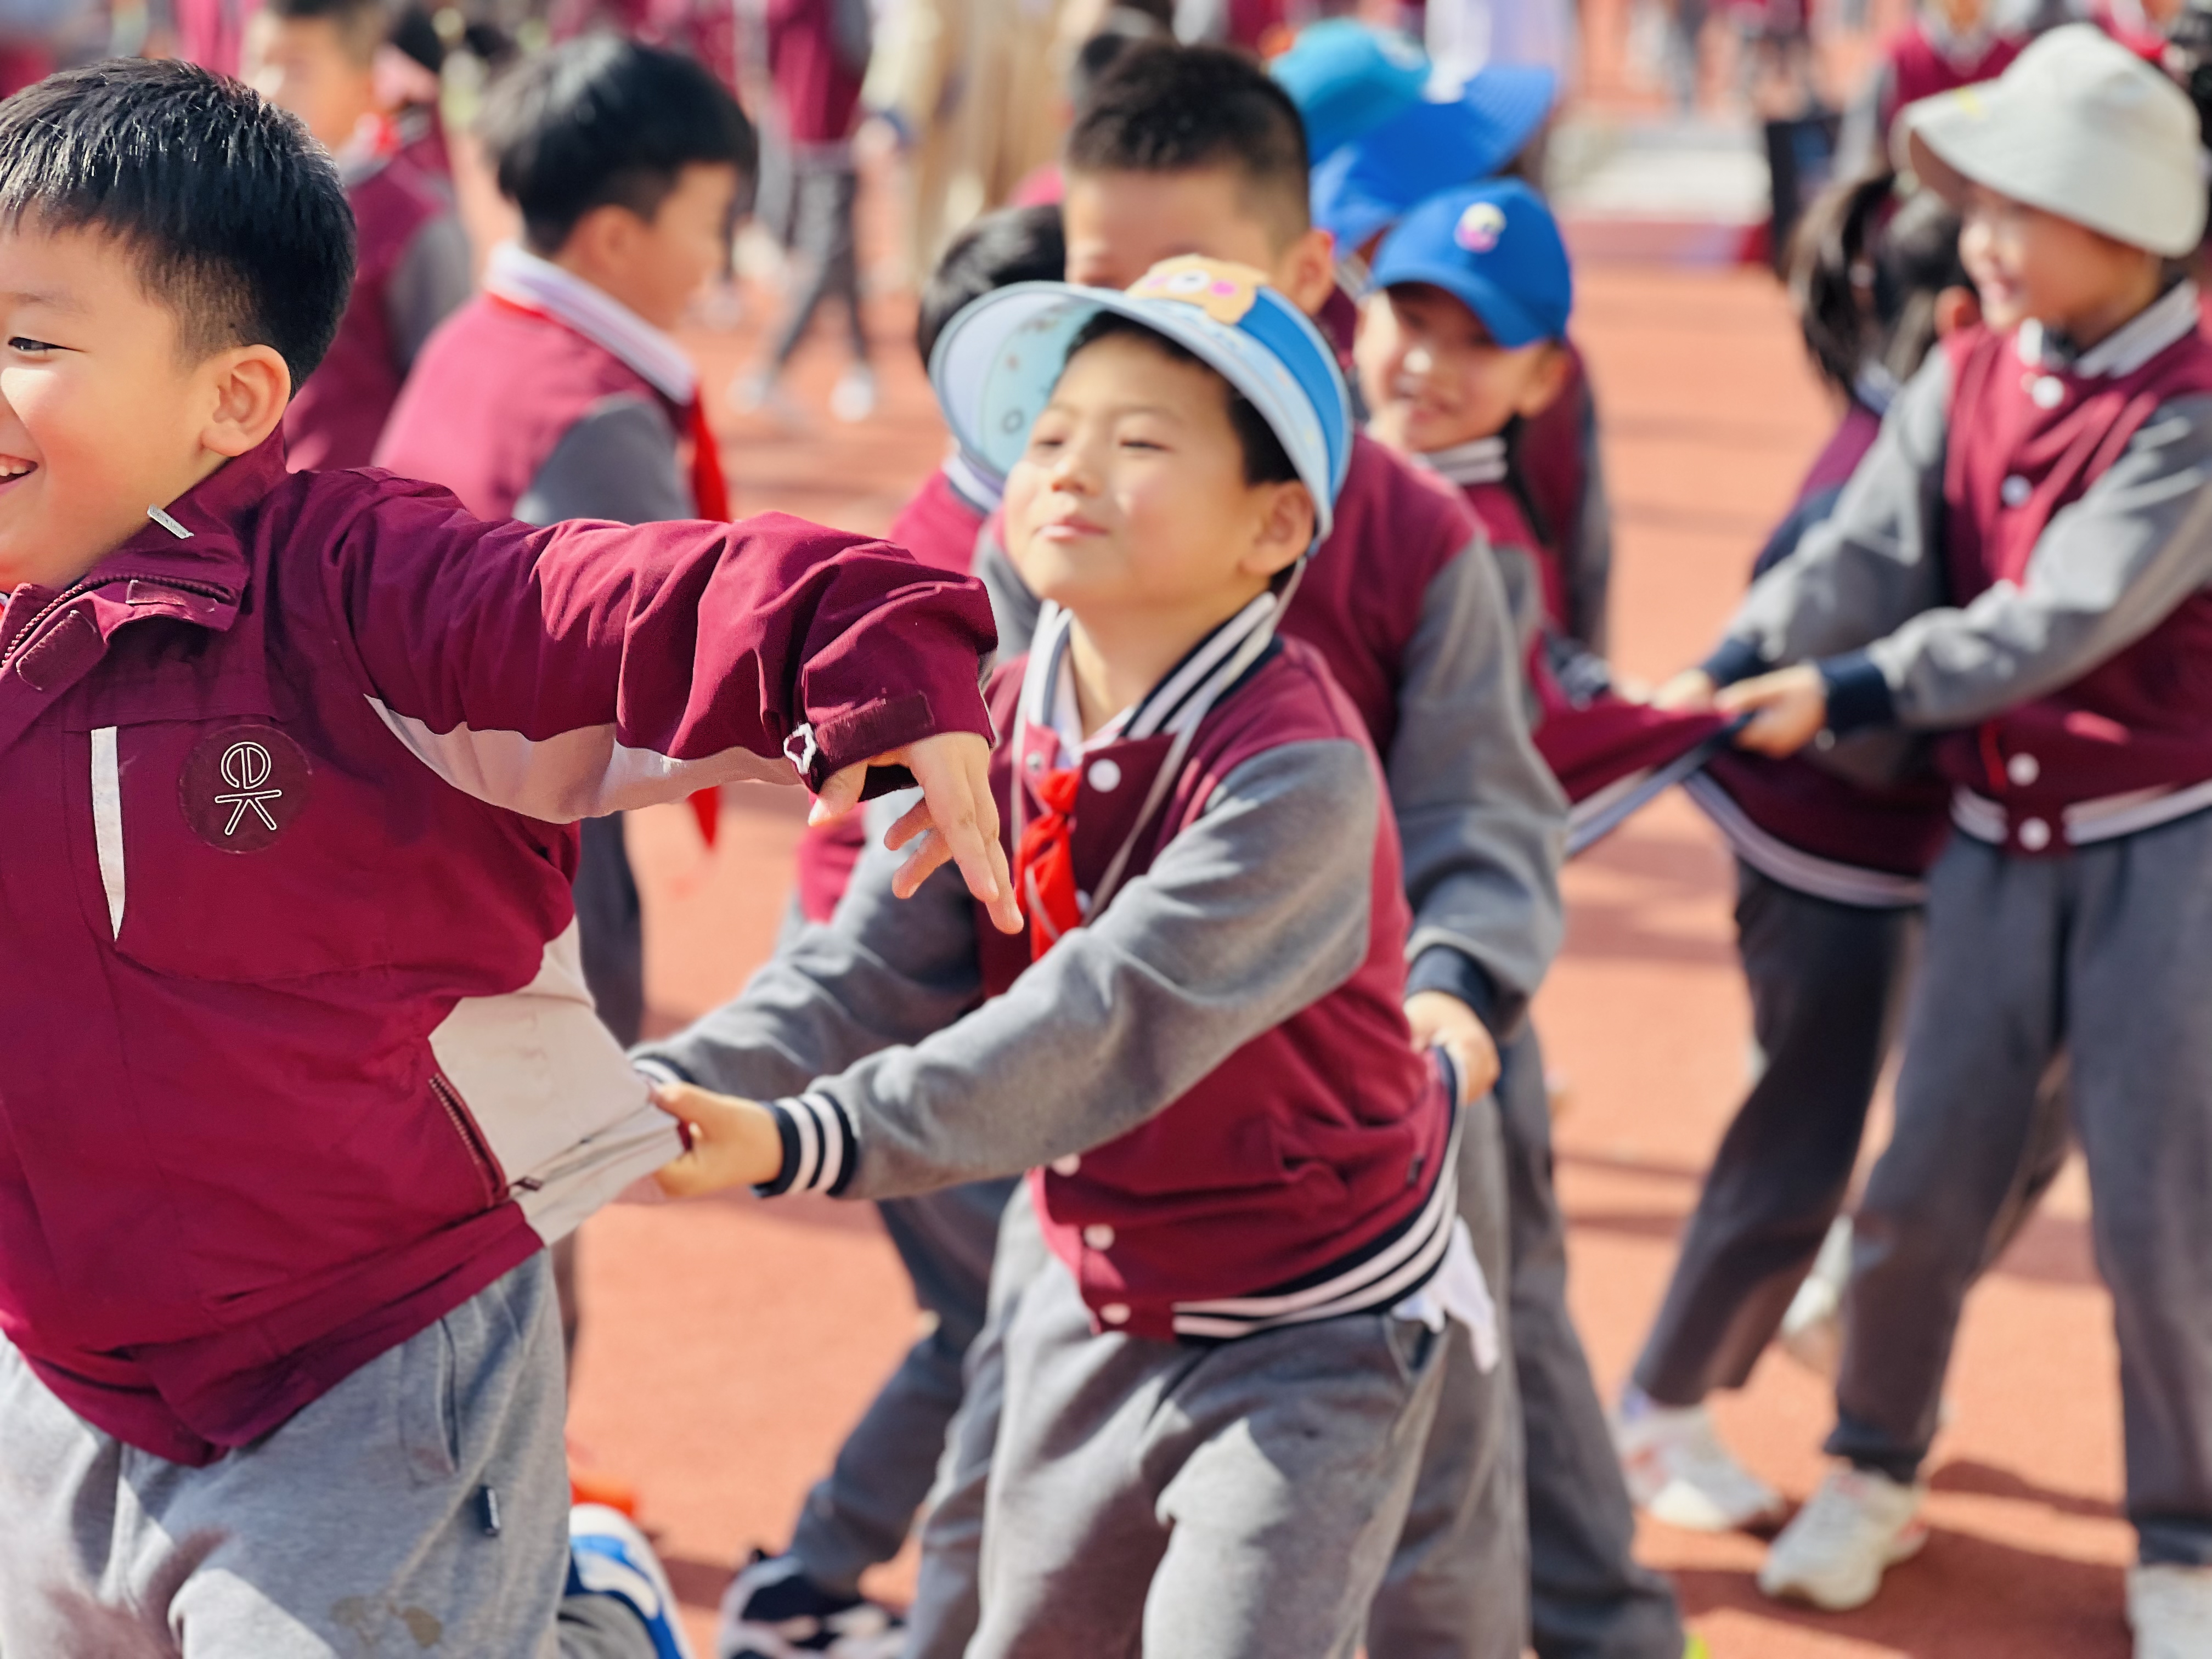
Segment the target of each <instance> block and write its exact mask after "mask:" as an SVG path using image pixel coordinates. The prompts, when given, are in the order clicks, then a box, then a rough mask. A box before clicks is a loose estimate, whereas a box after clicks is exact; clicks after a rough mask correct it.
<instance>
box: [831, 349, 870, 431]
mask: <svg viewBox="0 0 2212 1659" xmlns="http://www.w3.org/2000/svg"><path fill="white" fill-rule="evenodd" d="M829 412H830V413H831V414H832V415H834V416H836V417H837V418H838V419H839V420H841V421H842V422H845V424H846V425H848V426H851V425H854V423H855V422H860V421H865V420H866V419H867V418H868V416H871V415H872V414H874V413H875V412H876V372H875V370H873V369H872V368H869V367H868V366H867V365H866V363H854V365H853V366H852V367H851V368H848V369H847V370H846V371H845V372H844V374H842V375H840V376H838V379H837V384H836V386H833V387H831V388H830V392H829Z"/></svg>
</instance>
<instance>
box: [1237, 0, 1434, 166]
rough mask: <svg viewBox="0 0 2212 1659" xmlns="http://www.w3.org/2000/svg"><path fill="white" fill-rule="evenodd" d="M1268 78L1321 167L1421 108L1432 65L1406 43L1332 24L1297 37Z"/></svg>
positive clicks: (1346, 21) (1360, 26)
mask: <svg viewBox="0 0 2212 1659" xmlns="http://www.w3.org/2000/svg"><path fill="white" fill-rule="evenodd" d="M1267 72H1268V73H1269V74H1270V75H1272V76H1274V77H1275V82H1276V84H1277V85H1279V86H1280V87H1281V88H1282V89H1283V90H1284V91H1285V92H1286V93H1288V94H1290V96H1291V102H1292V103H1293V104H1296V105H1297V106H1298V117H1299V118H1300V119H1301V120H1303V121H1304V123H1305V128H1306V157H1307V159H1308V160H1309V161H1313V162H1318V161H1321V159H1322V157H1323V156H1325V155H1328V154H1329V153H1330V152H1332V151H1333V150H1334V149H1337V147H1338V146H1340V145H1341V144H1346V143H1351V142H1352V140H1353V139H1355V138H1358V137H1361V136H1363V135H1364V134H1366V133H1369V132H1371V131H1374V130H1375V129H1376V127H1378V126H1380V125H1383V122H1385V121H1387V120H1389V118H1391V117H1392V116H1394V115H1395V114H1397V113H1398V112H1400V111H1401V110H1403V109H1406V108H1407V107H1408V106H1411V105H1413V104H1415V103H1418V102H1419V101H1420V98H1421V93H1422V89H1423V88H1425V87H1426V86H1427V85H1428V83H1429V74H1430V65H1429V58H1428V54H1427V53H1426V52H1423V51H1422V50H1421V48H1420V47H1419V46H1418V45H1416V44H1415V43H1414V41H1413V39H1412V37H1411V36H1408V35H1404V34H1396V33H1388V32H1386V31H1384V30H1382V29H1376V28H1370V27H1368V26H1367V25H1366V24H1364V23H1356V22H1353V21H1352V20H1351V19H1350V18H1346V17H1334V18H1329V19H1327V20H1325V21H1322V22H1319V23H1315V24H1313V25H1311V26H1310V27H1307V28H1304V29H1302V30H1300V31H1299V33H1298V38H1297V40H1293V41H1292V42H1291V49H1290V50H1289V51H1288V52H1285V53H1283V55H1282V56H1281V57H1279V58H1276V59H1275V61H1274V62H1273V63H1272V64H1268V65H1267Z"/></svg>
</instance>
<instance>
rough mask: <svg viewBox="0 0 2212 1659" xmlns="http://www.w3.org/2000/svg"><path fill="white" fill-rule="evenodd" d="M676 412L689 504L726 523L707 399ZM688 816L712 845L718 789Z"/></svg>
mask: <svg viewBox="0 0 2212 1659" xmlns="http://www.w3.org/2000/svg"><path fill="white" fill-rule="evenodd" d="M484 297H485V298H486V299H487V300H489V301H491V303H492V304H493V305H494V306H495V307H497V308H498V309H500V310H501V311H504V312H506V313H508V314H509V315H511V316H515V317H528V318H531V319H533V320H534V321H537V322H541V323H550V324H552V325H553V326H554V327H556V328H565V329H567V330H568V332H569V333H571V334H573V335H574V336H575V337H577V338H578V339H580V340H591V343H592V344H593V345H595V346H599V349H600V350H602V351H605V350H606V347H605V346H604V345H601V344H600V343H599V341H597V340H592V337H591V336H590V335H588V334H586V333H585V332H584V331H583V330H581V329H580V328H578V327H576V326H575V325H574V324H573V323H570V322H568V320H567V319H564V318H560V317H556V316H555V315H554V314H553V313H551V312H550V311H541V310H540V309H539V308H538V307H536V306H526V305H524V304H522V303H521V302H520V301H517V300H510V299H508V298H507V296H506V295H503V294H488V295H485V296H484ZM654 390H655V391H658V390H659V388H658V387H655V388H654ZM661 401H663V402H664V403H666V404H670V405H671V407H672V406H674V404H675V399H674V398H669V397H667V396H666V395H665V394H663V396H662V399H661ZM677 412H678V414H679V415H681V416H683V417H684V424H685V427H686V429H687V431H688V434H689V435H690V440H691V501H692V505H693V506H694V507H696V509H697V510H698V513H699V516H700V517H701V518H702V519H712V520H714V521H715V522H716V523H717V524H727V523H728V522H729V520H730V487H729V484H728V483H727V481H726V480H725V479H724V477H722V454H721V451H720V449H719V448H718V447H716V446H715V443H714V431H713V429H712V428H709V427H708V424H707V400H706V399H705V398H701V397H699V396H697V395H696V394H695V395H694V396H693V397H692V399H691V402H690V405H689V406H688V407H685V408H681V409H678V411H677ZM691 816H692V817H694V818H695V819H696V820H697V821H698V824H699V834H700V836H701V838H702V840H704V841H705V842H706V843H707V845H708V848H713V846H714V838H715V836H716V834H717V833H718V832H719V831H720V829H721V821H722V792H721V790H720V788H714V789H702V790H699V791H697V792H696V793H694V794H693V795H692V797H691Z"/></svg>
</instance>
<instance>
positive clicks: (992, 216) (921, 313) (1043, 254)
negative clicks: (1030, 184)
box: [914, 202, 1067, 364]
mask: <svg viewBox="0 0 2212 1659" xmlns="http://www.w3.org/2000/svg"><path fill="white" fill-rule="evenodd" d="M1066 274H1067V238H1066V235H1065V234H1062V231H1061V229H1060V204H1058V203H1057V202H1048V203H1045V204H1042V205H1041V206H1037V207H1017V208H1001V209H1000V210H999V211H997V212H996V213H987V214H985V215H984V216H982V217H981V218H980V219H978V220H976V221H975V222H974V223H972V224H970V225H969V227H968V228H967V229H965V230H963V231H962V232H961V233H960V234H959V235H957V236H956V237H954V238H953V239H952V246H950V247H948V248H946V249H945V257H944V258H941V259H939V261H938V262H937V269H936V270H933V271H931V272H930V273H929V280H928V281H927V282H926V283H923V284H922V285H921V308H920V309H919V310H918V311H917V312H916V313H915V321H914V343H915V349H917V350H918V351H920V352H921V361H922V362H924V363H925V364H926V363H927V362H929V357H930V354H931V353H932V352H933V351H935V350H936V349H937V337H938V336H939V335H940V334H942V333H944V332H945V324H947V323H949V322H951V320H952V319H954V318H955V317H957V316H958V315H959V314H960V313H961V312H962V311H963V310H964V309H966V307H968V306H969V305H970V304H971V303H973V302H974V301H977V300H980V299H981V298H982V297H983V296H984V295H986V294H988V293H990V292H991V291H992V290H993V289H1001V288H1011V287H1012V286H1013V285H1014V284H1015V283H1056V282H1058V281H1059V280H1060V278H1061V277H1062V276H1066Z"/></svg>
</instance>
